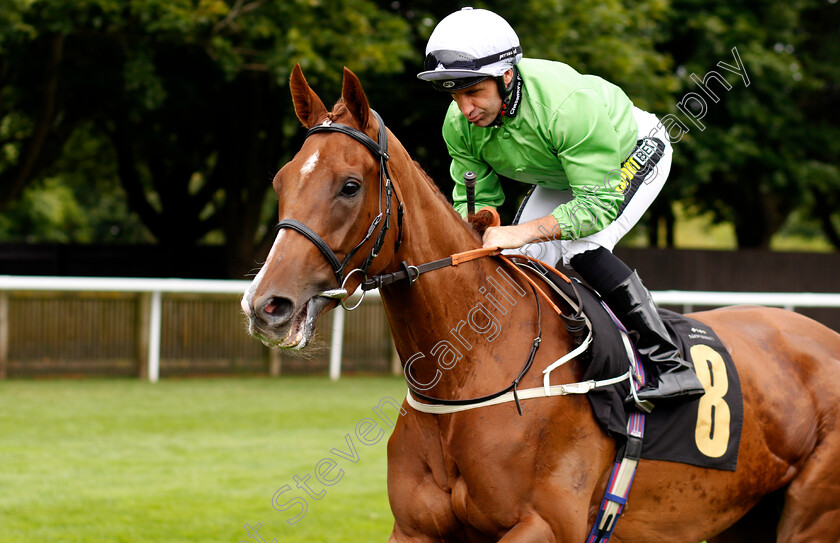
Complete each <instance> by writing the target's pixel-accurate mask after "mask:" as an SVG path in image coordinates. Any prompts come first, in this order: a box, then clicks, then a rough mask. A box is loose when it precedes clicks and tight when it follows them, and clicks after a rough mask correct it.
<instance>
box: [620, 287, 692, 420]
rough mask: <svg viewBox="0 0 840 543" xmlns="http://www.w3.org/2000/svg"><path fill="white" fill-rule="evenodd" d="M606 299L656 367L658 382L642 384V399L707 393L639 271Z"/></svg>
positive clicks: (672, 399)
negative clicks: (661, 315)
mask: <svg viewBox="0 0 840 543" xmlns="http://www.w3.org/2000/svg"><path fill="white" fill-rule="evenodd" d="M604 299H605V300H606V301H607V304H609V306H610V308H612V310H613V311H615V312H616V315H617V316H618V318H619V320H621V322H622V323H623V324H624V326H626V327H627V328H628V330H630V332H631V334H632V333H633V332H635V334H634V335H635V336H636V349H637V350H638V351H639V354H640V355H642V358H643V359H644V360H645V361H647V362H650V364H651V367H652V368H655V375H656V383H655V384H647V385H645V386H643V387H642V388H640V389H639V391H638V394H637V395H638V397H639V400H643V401H644V400H647V401H650V402H653V403H654V404H656V403H657V402H660V403H664V402H674V403H680V402H687V401H691V400H693V399H695V398H699V397H700V396H702V395H703V394H705V390H704V389H703V385H702V384H700V380H699V379H697V375H696V374H695V373H694V368H693V367H692V366H691V364H690V363H689V362H686V361H685V360H683V358H682V356H681V355H680V351H679V349H677V347H676V346H675V345H674V343H673V342H672V341H671V338H670V336H669V335H668V331H667V330H666V328H665V324H664V323H663V322H662V318H661V317H660V316H659V313H657V311H656V304H654V303H653V299H652V298H651V296H650V292H649V291H648V289H646V288H645V286H644V285H643V284H642V280H641V279H639V275H638V274H637V273H636V272H635V271H634V272H633V273H631V274H630V276H629V277H628V278H627V279H625V280H624V281H622V282H621V283H620V284H619V285H618V286H617V287H615V288H614V289H613V290H612V291H611V292H609V293H607V294H606V295H605V296H604ZM628 399H629V398H628Z"/></svg>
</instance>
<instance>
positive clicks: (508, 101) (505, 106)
mask: <svg viewBox="0 0 840 543" xmlns="http://www.w3.org/2000/svg"><path fill="white" fill-rule="evenodd" d="M512 70H513V77H512V78H511V80H510V84H508V85H505V76H504V75H499V76H496V84H497V85H498V87H499V94H500V95H501V97H502V109H501V110H499V115H498V116H497V117H496V118H495V119H494V120H493V122H492V123H491V124H490V126H501V125H502V117H508V118H511V119H512V118H514V117H516V114H517V113H519V104H520V103H521V102H522V76H521V75H520V74H519V70H518V69H517V68H516V66H514V67H513V68H512Z"/></svg>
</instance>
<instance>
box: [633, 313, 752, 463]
mask: <svg viewBox="0 0 840 543" xmlns="http://www.w3.org/2000/svg"><path fill="white" fill-rule="evenodd" d="M659 313H660V315H661V316H662V320H663V321H664V322H665V326H666V327H667V328H668V330H669V332H670V333H671V337H675V338H678V342H679V343H678V346H679V348H680V352H681V353H683V356H684V357H685V358H686V360H688V361H689V362H692V363H693V364H694V367H695V369H696V371H697V376H698V377H699V378H700V382H701V383H703V386H704V387H705V388H706V394H705V395H704V396H702V397H701V398H699V399H697V400H694V401H692V402H688V403H684V404H679V405H675V406H667V407H665V406H658V407H657V408H655V409H654V410H653V412H652V413H651V414H649V415H647V418H646V422H647V424H646V428H645V439H644V443H643V444H642V458H646V459H649V460H668V461H672V462H683V463H685V464H692V465H695V466H700V467H704V468H714V469H721V470H727V471H734V470H735V467H736V465H737V462H738V449H739V447H740V443H741V429H742V427H743V423H744V404H743V396H742V395H741V381H740V380H739V378H738V372H737V370H736V369H735V364H734V363H733V362H732V357H731V356H730V355H729V352H727V350H726V348H725V347H724V346H723V343H721V341H720V339H719V338H718V336H717V334H715V332H714V330H712V329H711V328H710V327H709V326H707V325H706V324H703V323H701V322H700V321H697V320H695V319H692V318H689V317H686V316H684V315H680V314H677V313H674V312H672V311H667V310H664V309H660V310H659Z"/></svg>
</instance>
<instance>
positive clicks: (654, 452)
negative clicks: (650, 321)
mask: <svg viewBox="0 0 840 543" xmlns="http://www.w3.org/2000/svg"><path fill="white" fill-rule="evenodd" d="M544 275H545V278H546V279H548V280H551V281H552V282H553V283H554V284H555V285H557V286H558V287H559V288H560V289H561V290H563V291H564V292H565V293H566V294H567V295H568V296H570V297H571V298H572V299H575V298H577V299H578V302H579V303H580V304H581V305H582V307H583V311H584V312H585V313H586V316H587V317H589V320H590V322H591V323H592V328H593V330H592V334H593V342H592V345H591V346H590V348H589V350H588V351H587V352H586V353H585V354H584V355H582V356H581V360H582V361H583V362H584V363H586V364H587V367H586V369H585V371H584V375H583V379H584V380H588V379H596V380H600V379H609V378H611V377H615V376H617V375H621V374H622V373H624V372H625V371H627V366H628V364H629V361H628V360H627V354H626V351H625V350H624V345H623V343H622V340H621V337H620V334H619V331H618V328H616V326H615V324H614V323H613V321H612V318H611V317H610V315H609V314H608V313H607V311H606V310H605V309H604V307H603V306H602V305H601V301H600V297H599V296H598V295H597V293H595V292H594V291H593V290H591V289H589V288H588V287H587V286H586V285H584V284H582V283H580V282H577V281H575V288H573V287H572V286H571V285H570V284H568V283H566V282H565V281H563V280H562V279H560V278H559V277H558V276H556V275H555V274H554V273H552V272H549V273H546V274H544ZM659 314H660V315H661V316H662V320H663V322H664V323H665V326H666V327H667V328H668V331H669V332H670V334H671V337H672V338H677V339H675V341H676V342H677V343H676V344H677V346H678V347H679V348H680V352H681V353H683V354H684V355H685V356H686V357H687V360H689V361H690V362H693V363H694V365H695V367H696V368H697V373H698V376H699V378H700V381H701V382H702V383H703V386H704V387H705V388H706V394H705V395H704V396H703V397H701V398H699V399H697V400H694V401H692V402H688V403H684V404H677V405H659V406H657V407H656V408H655V409H654V410H653V412H652V413H651V414H649V415H647V416H646V428H645V438H644V442H643V444H642V458H645V459H648V460H667V461H671V462H682V463H685V464H691V465H695V466H700V467H704V468H714V469H721V470H727V471H734V470H735V466H736V464H737V461H738V449H739V446H740V442H741V428H742V426H743V421H744V406H743V398H742V396H741V382H740V380H739V379H738V372H737V371H736V370H735V365H734V363H733V362H732V357H731V356H730V355H729V353H728V352H727V350H726V349H725V348H724V346H723V343H721V341H720V339H719V338H718V336H717V334H715V332H714V330H712V329H711V328H710V327H709V326H707V325H705V324H703V323H701V322H699V321H697V320H695V319H691V318H689V317H686V316H684V315H680V314H678V313H674V312H673V311H668V310H665V309H660V310H659ZM646 369H647V374H648V375H649V374H650V369H648V368H646ZM629 392H630V389H629V383H627V382H626V381H624V382H621V383H619V384H617V385H613V386H611V387H606V388H602V389H595V390H592V391H590V392H589V394H587V397H588V399H589V404H590V406H591V407H592V411H593V413H594V415H595V418H596V420H597V421H598V423H599V424H600V425H601V427H602V428H604V430H605V431H606V432H607V433H608V434H609V435H611V436H612V437H614V438H615V439H616V441H617V442H618V444H619V446H621V445H623V444H624V442H625V441H626V440H627V431H626V428H627V420H628V414H627V412H626V410H625V407H624V398H626V397H627V395H628V394H629Z"/></svg>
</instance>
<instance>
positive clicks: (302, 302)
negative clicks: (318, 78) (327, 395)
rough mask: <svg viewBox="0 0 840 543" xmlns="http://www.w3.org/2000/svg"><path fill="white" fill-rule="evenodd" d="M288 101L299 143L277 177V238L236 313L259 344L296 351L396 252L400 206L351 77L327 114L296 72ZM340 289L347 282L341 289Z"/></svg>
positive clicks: (375, 122)
mask: <svg viewBox="0 0 840 543" xmlns="http://www.w3.org/2000/svg"><path fill="white" fill-rule="evenodd" d="M290 86H291V91H292V99H293V101H294V105H295V113H296V114H297V116H298V118H299V119H300V121H301V122H302V123H303V125H304V127H306V128H307V129H309V132H308V134H307V138H306V141H305V142H304V144H303V147H301V149H300V151H299V152H298V153H297V154H296V155H295V157H294V158H293V159H292V160H291V162H289V163H288V164H286V165H285V166H283V168H282V169H281V170H280V171H279V172H278V173H277V175H276V176H275V177H274V182H273V185H274V191H275V192H276V193H277V200H278V202H279V218H280V223H279V225H278V233H277V237H276V239H275V241H274V245H273V246H272V248H271V251H270V252H269V254H268V258H267V259H266V261H265V264H264V265H263V266H262V269H260V271H259V273H258V274H257V276H256V278H255V279H254V281H253V283H252V284H251V286H250V287H249V288H248V291H247V292H246V293H245V295H244V297H243V298H242V309H243V310H244V311H245V314H246V315H247V316H248V318H249V321H250V332H251V333H252V334H253V335H255V336H256V337H258V338H259V339H261V340H262V341H263V342H264V343H266V344H270V345H278V346H280V347H284V348H292V349H301V348H303V347H305V346H306V344H307V343H308V342H309V340H310V338H311V336H312V332H313V330H314V328H315V322H316V320H317V319H318V317H319V316H320V315H321V314H322V313H324V312H326V311H327V310H328V309H330V308H331V307H334V306H335V304H336V298H337V297H341V294H340V293H337V291H340V289H342V288H348V289H351V288H352V287H355V286H356V285H358V283H359V282H360V281H361V279H362V278H363V276H364V273H354V272H353V271H354V270H356V269H362V270H364V271H370V272H371V273H377V272H378V271H381V270H382V269H384V267H385V266H387V265H388V264H389V263H390V261H391V260H392V259H393V255H394V252H395V251H396V250H397V243H398V241H397V240H398V237H399V227H398V225H397V222H398V221H397V213H398V204H397V198H396V196H394V195H393V194H392V186H391V183H390V178H389V175H388V168H387V165H386V163H387V159H388V155H387V152H386V150H385V149H386V146H387V139H388V136H387V132H386V130H385V127H384V125H383V124H382V122H381V120H380V119H379V118H378V116H377V115H376V114H375V113H374V112H373V111H372V110H371V109H370V107H369V106H368V101H367V98H366V97H365V93H364V91H363V90H362V86H361V84H360V83H359V80H358V78H357V77H356V76H355V75H354V74H353V73H352V72H351V71H350V70H347V69H346V68H345V70H344V85H343V88H342V96H341V99H340V100H339V101H338V103H337V104H336V105H335V107H334V109H333V111H327V108H326V107H325V106H324V103H323V102H322V101H321V99H320V98H319V97H318V95H317V94H315V92H314V91H313V90H312V88H310V86H309V84H308V83H307V82H306V79H305V78H304V77H303V73H302V71H301V69H300V67H299V66H295V69H294V70H293V72H292V76H291V82H290ZM344 283H347V284H346V285H345V284H344Z"/></svg>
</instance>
